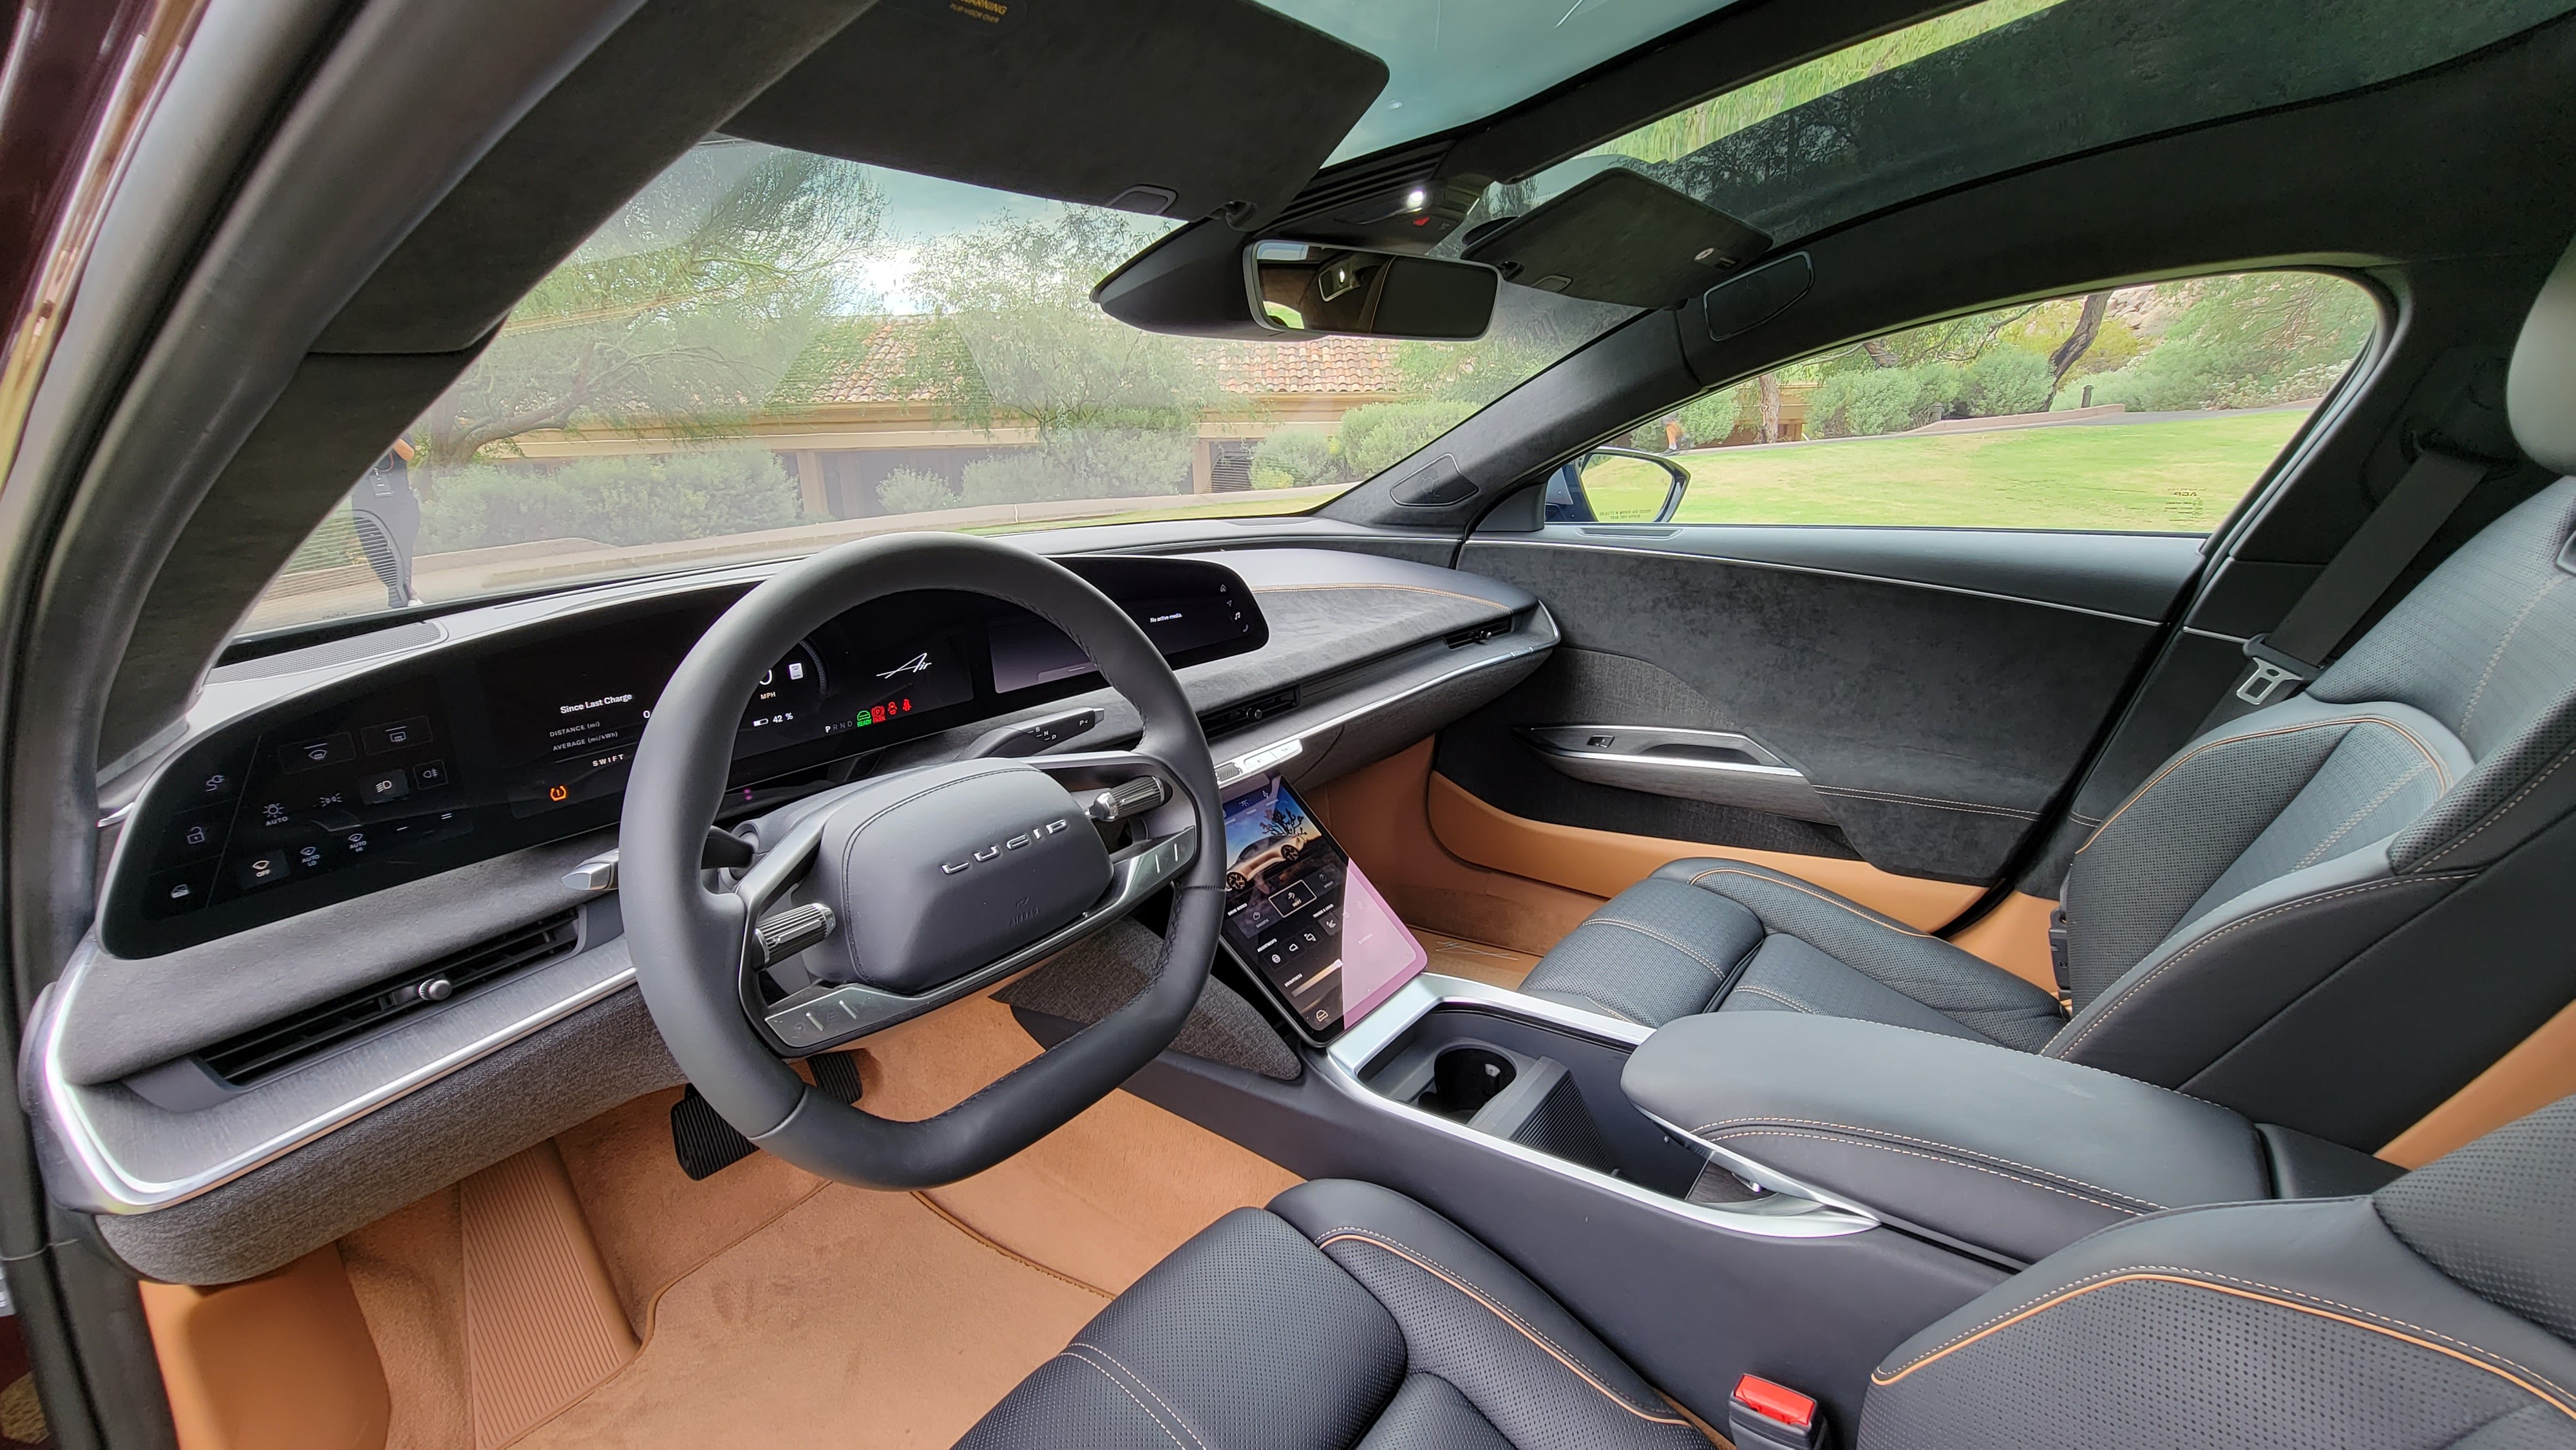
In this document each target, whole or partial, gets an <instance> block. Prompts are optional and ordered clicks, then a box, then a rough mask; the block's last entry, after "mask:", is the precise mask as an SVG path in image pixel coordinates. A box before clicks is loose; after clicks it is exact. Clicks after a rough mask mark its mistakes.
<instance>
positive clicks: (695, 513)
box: [418, 448, 796, 554]
mask: <svg viewBox="0 0 2576 1450" xmlns="http://www.w3.org/2000/svg"><path fill="white" fill-rule="evenodd" d="M418 481H419V482H421V483H424V484H425V485H426V487H425V488H424V489H423V493H424V497H423V499H422V502H421V511H420V542H419V545H418V551H419V552H420V553H423V554H436V553H446V552H450V551H453V550H457V549H479V548H489V547H492V546H494V545H498V544H523V543H531V542H535V541H537V540H541V539H589V540H593V541H596V542H598V543H602V544H658V543H663V542H666V541H668V540H672V539H708V538H716V537H719V536H721V535H725V534H742V533H751V532H754V531H757V530H760V529H775V528H784V527H785V526H787V525H789V524H792V523H794V522H796V481H795V480H794V479H792V478H790V477H788V476H787V470H786V469H784V468H781V467H779V465H778V459H777V457H776V455H774V454H771V453H769V452H768V451H766V450H755V449H747V448H735V449H721V450H709V451H705V452H691V453H662V454H636V455H630V456H626V457H619V458H583V459H577V460H575V461H573V462H570V463H565V464H560V465H557V466H554V467H551V468H547V467H542V466H532V465H527V464H514V465H509V466H495V465H489V464H476V465H472V466H469V467H466V468H461V469H456V470H453V471H447V470H441V471H438V472H435V473H431V474H427V475H425V476H424V477H423V478H422V479H420V480H418Z"/></svg>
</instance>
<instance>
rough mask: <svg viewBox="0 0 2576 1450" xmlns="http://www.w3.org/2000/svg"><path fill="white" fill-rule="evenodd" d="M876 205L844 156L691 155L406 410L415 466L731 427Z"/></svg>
mask: <svg viewBox="0 0 2576 1450" xmlns="http://www.w3.org/2000/svg"><path fill="white" fill-rule="evenodd" d="M883 214H884V202H883V200H882V198H881V197H879V195H878V194H877V192H876V190H875V188H874V187H872V186H871V185H870V184H869V183H868V180H867V174H866V172H865V171H864V170H863V169H862V168H860V167H858V166H855V165H852V164H850V163H848V162H843V161H835V160H832V159H830V158H828V157H821V156H810V155H806V154H803V153H800V152H794V151H781V150H776V149H773V148H770V147H766V146H755V145H751V144H749V143H744V142H721V143H715V144H711V145H707V146H701V147H699V148H698V149H697V150H696V151H693V152H692V153H690V155H689V156H688V157H687V158H685V159H684V160H682V161H681V162H680V163H679V164H678V165H677V166H674V167H673V168H672V169H671V170H669V171H667V172H665V173H664V174H663V175H662V176H661V178H660V179H658V180H656V181H655V182H654V183H653V185H652V186H651V187H649V188H647V189H646V190H645V192H644V193H643V194H642V195H641V196H639V197H637V198H636V199H635V200H634V201H633V202H631V203H629V204H628V206H627V207H626V209H625V210H624V211H622V212H620V213H619V214H618V216H617V218H616V219H615V220H614V221H612V222H611V223H610V224H609V225H608V226H606V227H603V228H602V229H601V230H600V231H599V232H598V233H596V234H595V235H593V236H592V237H591V238H590V240H588V241H587V242H585V243H583V244H582V247H581V249H580V250H578V251H576V252H575V253H573V255H572V257H571V258H570V259H569V260H567V261H566V262H565V263H564V264H563V265H562V266H560V267H557V268H556V269H555V270H554V271H553V272H552V273H549V274H548V275H547V277H546V278H545V280H544V281H542V282H540V283H538V284H537V287H536V289H535V290H534V291H532V292H530V293H529V294H528V296H527V298H526V299H525V300H524V301H522V302H521V303H520V304H519V306H518V307H517V308H516V309H514V310H513V311H512V312H511V314H510V317H509V320H508V321H507V322H505V323H504V324H503V325H502V329H501V335H500V336H499V337H498V338H497V339H495V340H494V341H493V343H492V346H491V347H490V349H488V350H487V351H486V352H485V353H484V354H483V356H482V357H481V358H480V359H478V360H477V361H476V362H475V364H474V366H473V367H472V368H470V369H468V370H467V371H466V374H465V376H464V377H462V378H460V379H458V380H457V382H456V383H455V384H454V385H453V386H452V387H450V388H449V389H448V391H447V393H446V394H445V396H443V397H441V398H440V399H439V401H438V403H437V404H436V405H434V406H433V407H432V408H431V409H430V411H429V412H428V413H427V414H426V415H425V416H424V418H423V421H422V424H421V426H420V429H419V433H418V438H419V442H418V446H419V447H420V449H421V451H422V454H423V455H424V460H423V461H424V462H425V463H426V464H428V465H430V466H431V467H432V468H433V469H435V468H440V467H445V468H453V467H456V466H459V465H463V464H466V463H470V462H472V461H474V460H476V459H477V458H490V457H493V456H495V455H496V454H497V455H503V456H506V455H507V454H508V453H510V452H513V451H515V450H512V449H511V448H510V447H509V444H510V440H512V439H514V438H517V437H519V436H521V435H522V434H526V433H531V432H535V431H538V430H540V429H554V428H563V429H580V428H585V427H597V428H603V429H610V430H618V431H638V430H652V431H657V432H662V433H666V434H669V435H672V436H675V437H678V438H682V439H704V438H710V437H717V436H722V435H724V434H725V433H727V432H730V431H733V430H734V429H735V428H737V427H738V426H739V424H740V423H741V422H742V421H743V420H744V419H746V418H748V417H749V416H750V415H751V414H753V413H754V412H756V411H757V410H758V409H759V408H760V407H761V405H762V404H763V402H764V401H765V400H766V399H767V397H768V394H769V392H770V390H771V388H772V387H773V386H775V384H776V383H777V381H778V379H779V378H780V377H781V376H782V375H783V374H784V373H785V371H786V369H787V366H788V364H789V363H790V362H792V361H793V360H794V358H795V357H796V355H797V354H798V353H799V352H800V351H802V350H803V348H804V345H805V342H806V339H807V338H809V337H810V336H811V335H812V334H813V332H814V330H815V329H816V328H817V327H819V326H821V325H822V324H823V323H824V322H825V321H826V320H827V319H828V318H829V317H830V316H831V315H832V314H833V312H834V311H836V310H837V309H838V308H839V307H840V306H841V305H842V304H844V303H845V302H846V300H847V298H846V296H845V294H846V293H847V290H848V285H849V284H848V281H847V276H848V264H849V263H850V262H851V261H853V260H854V259H855V258H857V257H858V256H860V255H861V254H863V253H865V252H867V251H868V250H870V249H871V248H873V247H874V246H875V244H876V241H877V237H878V232H879V230H880V226H881V222H882V218H883ZM434 477H435V474H434V473H433V474H432V475H431V478H432V479H434ZM428 481H429V480H424V482H428Z"/></svg>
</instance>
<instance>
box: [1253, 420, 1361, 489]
mask: <svg viewBox="0 0 2576 1450" xmlns="http://www.w3.org/2000/svg"><path fill="white" fill-rule="evenodd" d="M1341 476H1342V465H1341V460H1339V459H1337V458H1335V457H1334V456H1333V440H1332V439H1331V438H1330V437H1328V436H1326V435H1324V434H1322V433H1312V432H1307V431H1305V430H1303V429H1290V430H1289V431H1287V432H1284V433H1273V434H1271V435H1270V436H1269V437H1267V438H1264V439H1262V440H1261V446H1260V447H1258V448H1256V449H1254V450H1252V486H1253V487H1254V488H1304V487H1305V486H1307V485H1308V484H1315V483H1334V482H1338V481H1339V480H1340V479H1341Z"/></svg>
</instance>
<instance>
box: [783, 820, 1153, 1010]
mask: <svg viewBox="0 0 2576 1450" xmlns="http://www.w3.org/2000/svg"><path fill="white" fill-rule="evenodd" d="M1198 835H1199V832H1198V827H1197V826H1196V825H1188V826H1184V827H1182V828H1181V829H1180V830H1177V831H1174V832H1172V833H1170V834H1168V835H1163V836H1156V837H1152V838H1149V839H1146V840H1143V841H1139V842H1136V843H1134V844H1133V845H1131V846H1129V847H1128V848H1127V849H1125V850H1123V851H1120V852H1119V853H1117V854H1116V855H1114V856H1112V857H1110V882H1109V889H1108V890H1107V891H1106V892H1104V893H1102V895H1101V898H1100V900H1099V901H1098V902H1097V903H1095V904H1094V905H1092V906H1091V907H1090V909H1088V910H1086V911H1084V912H1083V913H1082V914H1081V915H1080V916H1078V917H1076V918H1074V919H1073V920H1072V921H1070V922H1068V923H1066V924H1065V925H1064V926H1062V927H1060V928H1058V929H1057V930H1055V931H1052V932H1049V933H1048V934H1047V935H1045V936H1043V937H1040V938H1039V939H1037V940H1036V941H1033V942H1031V943H1029V944H1028V945H1027V946H1024V947H1022V948H1020V949H1019V950H1017V951H1015V952H1011V953H1010V954H1008V955H1006V956H1003V957H1000V958H998V959H996V960H995V961H993V962H990V963H988V964H986V965H985V966H983V967H980V968H978V969H976V970H974V971H972V972H969V973H967V974H966V975H964V976H962V977H959V978H957V979H956V980H954V981H951V982H945V983H942V984H941V985H940V986H938V987H935V988H933V989H931V990H930V991H927V992H923V993H921V994H919V995H917V996H906V995H904V994H902V993H900V992H889V991H886V990H884V989H883V988H879V987H871V986H869V985H867V984H866V983H863V982H843V983H832V982H822V983H817V984H815V985H814V986H812V987H809V988H807V989H806V990H804V991H802V992H798V993H796V994H795V995H794V996H791V997H789V998H787V999H786V1000H784V1001H781V1002H777V1003H774V1004H771V1005H770V1006H768V1007H766V1008H763V1009H761V1011H760V1012H759V1014H758V1017H759V1021H760V1024H761V1027H762V1029H763V1030H764V1032H765V1033H766V1034H767V1036H768V1037H769V1039H770V1043H771V1045H772V1046H773V1047H774V1048H775V1049H776V1050H777V1051H778V1053H779V1055H781V1056H783V1057H807V1056H811V1055H812V1054H814V1053H818V1052H828V1051H830V1050H831V1049H833V1048H835V1047H838V1046H840V1045H842V1044H843V1043H846V1042H849V1041H851V1040H853V1039H855V1038H859V1037H864V1036H866V1035H867V1034H868V1033H871V1032H878V1031H882V1030H883V1029H885V1028H888V1027H891V1026H893V1025H894V1024H896V1023H898V1022H901V1021H904V1020H906V1019H908V1018H912V1017H918V1016H920V1015H921V1014H922V1013H924V1012H928V1011H931V1010H933V1009H934V1008H938V1007H944V1006H946V1005H948V1004H949V1003H951V1002H954V1001H956V1000H958V999H959V998H961V997H971V996H973V995H974V994H975V993H977V992H980V991H983V990H985V989H986V988H989V987H992V986H994V985H996V984H998V983H1000V982H1003V981H1006V980H1008V979H1009V978H1011V977H1013V976H1016V975H1018V974H1019V973H1021V972H1023V971H1026V970H1027V969H1029V968H1030V967H1033V966H1036V965H1037V964H1038V963H1040V962H1042V961H1045V960H1046V959H1047V958H1048V957H1051V956H1054V955H1055V954H1056V953H1058V952H1060V951H1063V950H1064V949H1065V948H1067V947H1069V946H1072V945H1073V944H1074V943H1076V942H1079V941H1081V940H1082V939H1083V938H1085V937H1088V936H1091V935H1092V934H1094V933H1096V932H1098V931H1099V930H1101V929H1102V928H1103V927H1106V926H1108V925H1109V924H1110V923H1112V922H1114V921H1117V920H1118V919H1120V918H1121V917H1124V916H1126V915H1127V914H1128V913H1129V912H1132V911H1134V910H1135V909H1136V908H1137V907H1138V906H1140V905H1142V904H1144V902H1145V900H1146V898H1148V897H1150V896H1152V895H1153V894H1154V893H1155V892H1157V891H1160V890H1162V889H1163V888H1164V887H1166V886H1169V885H1170V884H1171V883H1172V881H1173V879H1174V878H1176V877H1178V876H1179V875H1180V874H1181V873H1182V872H1183V871H1186V870H1188V869H1189V866H1190V863H1191V862H1192V861H1194V860H1196V859H1197V858H1198ZM772 919H773V920H774V919H775V918H772ZM754 950H755V951H756V948H755V949H754Z"/></svg>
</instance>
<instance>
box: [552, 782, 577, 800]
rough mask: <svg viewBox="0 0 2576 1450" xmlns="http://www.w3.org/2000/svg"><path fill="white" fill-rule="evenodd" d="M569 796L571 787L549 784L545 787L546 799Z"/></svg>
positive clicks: (559, 798)
mask: <svg viewBox="0 0 2576 1450" xmlns="http://www.w3.org/2000/svg"><path fill="white" fill-rule="evenodd" d="M571 797H572V788H571V787H570V786H562V785H550V786H547V787H546V799H548V800H550V801H563V800H569V799H570V798H571Z"/></svg>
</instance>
